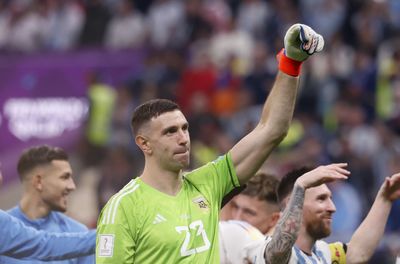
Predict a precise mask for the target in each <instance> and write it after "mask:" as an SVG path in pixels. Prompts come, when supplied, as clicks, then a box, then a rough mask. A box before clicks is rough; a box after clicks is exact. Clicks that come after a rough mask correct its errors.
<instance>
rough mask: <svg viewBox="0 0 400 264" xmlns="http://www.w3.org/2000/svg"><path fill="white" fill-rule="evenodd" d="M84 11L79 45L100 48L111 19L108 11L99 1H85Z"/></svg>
mask: <svg viewBox="0 0 400 264" xmlns="http://www.w3.org/2000/svg"><path fill="white" fill-rule="evenodd" d="M85 11H86V14H85V22H84V25H83V29H82V32H81V36H80V44H81V45H82V46H101V45H102V44H103V42H104V35H105V32H106V28H107V25H108V23H109V20H110V18H111V14H110V11H109V9H108V8H107V7H106V6H105V5H104V3H103V2H102V1H101V0H87V4H86V5H85Z"/></svg>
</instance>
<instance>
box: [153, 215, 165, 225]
mask: <svg viewBox="0 0 400 264" xmlns="http://www.w3.org/2000/svg"><path fill="white" fill-rule="evenodd" d="M165 221H167V219H165V217H164V216H162V215H160V214H157V215H156V217H155V218H154V220H153V224H154V225H156V224H159V223H161V222H165Z"/></svg>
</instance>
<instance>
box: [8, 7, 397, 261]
mask: <svg viewBox="0 0 400 264" xmlns="http://www.w3.org/2000/svg"><path fill="white" fill-rule="evenodd" d="M399 14H400V1H398V0H375V1H373V0H264V1H262V0H243V1H239V0H231V1H228V0H227V1H223V0H185V1H184V0H181V1H179V0H155V1H150V0H149V1H145V0H142V1H140V0H137V1H134V0H132V1H130V0H86V1H85V0H13V1H11V0H9V1H7V0H2V1H0V50H2V51H7V52H23V53H34V52H62V51H68V50H77V49H85V48H90V47H96V48H98V47H102V48H105V49H111V50H120V49H139V48H144V49H145V50H146V59H145V61H144V65H143V70H142V72H141V73H140V74H137V75H135V76H131V77H130V78H128V79H127V81H126V82H124V83H121V84H120V85H118V86H116V87H111V86H110V85H109V84H106V83H104V82H102V80H101V76H95V75H94V76H93V78H92V79H91V85H90V90H89V93H88V97H89V99H90V101H91V111H90V116H89V118H88V122H87V127H86V134H85V138H83V139H82V142H80V144H79V146H78V147H77V148H76V153H75V154H76V155H75V156H76V160H77V162H76V163H77V165H76V169H77V170H78V171H79V174H81V179H82V181H83V180H86V181H88V182H89V183H90V184H91V186H93V185H94V186H96V192H95V193H93V190H92V191H91V192H89V193H91V194H92V193H93V194H94V195H95V197H98V198H97V199H96V203H97V204H98V208H96V212H98V211H97V210H98V209H100V208H102V206H103V205H104V203H105V202H106V201H107V200H108V199H109V197H110V196H111V195H112V194H114V193H115V192H117V191H118V190H119V189H120V188H121V187H122V186H123V185H124V184H126V183H127V181H129V180H130V179H131V178H132V177H135V176H137V175H139V174H140V172H141V171H140V170H141V169H142V165H143V157H142V154H141V153H140V152H139V150H138V149H137V148H136V147H135V145H134V142H133V140H132V137H131V132H130V127H129V124H130V117H131V113H132V110H133V109H134V108H135V107H136V106H137V105H139V104H140V103H142V102H144V101H146V100H148V99H152V98H158V97H162V98H168V99H172V100H175V101H177V102H178V103H179V104H180V106H181V107H182V110H183V111H184V113H185V114H186V116H187V118H188V120H189V124H190V133H191V140H192V155H193V157H192V162H191V163H192V166H193V167H197V166H199V165H201V164H204V163H205V162H207V161H210V160H213V159H214V158H216V157H217V156H218V155H220V154H221V153H224V152H226V151H227V150H229V149H230V147H232V145H233V144H234V143H235V142H236V141H237V140H239V139H240V138H241V137H242V136H243V135H244V134H246V133H247V132H248V131H249V130H250V129H251V128H253V127H254V125H255V124H256V122H257V121H258V118H259V115H260V112H261V107H262V104H263V102H264V100H265V98H266V96H267V95H268V92H269V90H270V89H271V85H272V83H273V80H274V77H275V74H276V72H277V67H276V66H277V65H276V64H277V63H276V60H275V54H276V53H277V52H278V51H279V50H280V49H281V48H282V47H283V36H284V33H285V31H286V30H287V28H288V27H289V26H290V25H291V24H294V23H297V22H301V23H305V24H308V25H310V26H311V27H312V28H314V29H315V30H316V31H317V32H318V33H321V34H322V35H323V36H324V38H325V50H324V52H323V53H322V54H320V55H319V56H316V57H313V58H311V59H310V60H309V62H307V63H305V65H304V66H303V69H302V72H303V74H302V83H301V89H300V94H299V100H298V103H297V106H296V110H295V117H294V120H293V122H292V126H291V128H290V131H289V134H288V136H287V137H286V139H285V140H284V142H282V144H281V145H280V146H279V148H278V149H277V150H276V151H275V152H274V153H273V155H272V157H271V158H270V159H269V160H268V161H267V163H266V164H265V166H264V167H263V170H265V171H269V172H273V173H274V174H276V175H283V174H284V173H285V172H287V171H288V170H290V169H293V168H294V167H299V166H303V165H318V164H327V163H330V162H348V163H349V169H350V171H351V172H352V175H351V177H350V179H349V181H348V182H346V183H335V185H332V186H331V188H332V190H333V195H334V201H335V203H336V207H337V213H336V215H335V218H336V219H334V221H333V225H334V226H333V228H334V234H333V236H332V239H335V238H338V239H348V236H349V235H350V234H351V233H352V231H353V230H354V229H355V228H356V227H357V226H358V224H359V222H360V221H361V219H363V217H364V216H365V214H366V212H367V210H368V209H369V208H370V205H371V202H372V201H373V199H374V197H375V194H376V192H377V188H378V187H379V186H380V185H381V183H382V182H383V179H384V178H385V177H387V176H390V175H392V174H394V173H395V172H400V162H399V160H400V16H399ZM78 185H79V183H78ZM96 217H97V215H96ZM94 219H95V218H94ZM91 221H95V220H93V219H92V220H91ZM399 232H400V203H397V204H395V206H394V207H393V212H392V214H391V216H390V219H389V223H388V226H387V236H386V237H385V239H384V241H383V242H382V244H383V246H382V248H384V249H385V250H397V249H398V248H400V247H399V243H400V242H399V241H398V240H400V239H399V236H398V233H399ZM396 236H397V237H396ZM393 237H394V239H393ZM396 240H397V245H396V243H393V241H396ZM385 245H392V246H391V247H388V246H386V247H385ZM393 245H394V246H393ZM382 254H383V255H385V254H387V252H386V253H382Z"/></svg>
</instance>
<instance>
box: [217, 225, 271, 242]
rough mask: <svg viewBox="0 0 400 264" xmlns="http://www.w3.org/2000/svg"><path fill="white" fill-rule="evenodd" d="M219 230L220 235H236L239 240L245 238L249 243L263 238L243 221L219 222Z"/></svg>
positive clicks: (256, 230) (255, 229)
mask: <svg viewBox="0 0 400 264" xmlns="http://www.w3.org/2000/svg"><path fill="white" fill-rule="evenodd" d="M219 228H220V232H221V234H222V235H229V236H232V235H236V236H237V237H239V238H246V239H247V240H249V241H252V240H258V239H263V238H265V236H264V235H263V234H262V233H261V232H260V231H259V230H258V229H257V228H255V227H254V226H252V225H251V224H249V223H247V222H243V221H237V220H229V221H220V222H219Z"/></svg>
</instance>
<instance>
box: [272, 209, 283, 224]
mask: <svg viewBox="0 0 400 264" xmlns="http://www.w3.org/2000/svg"><path fill="white" fill-rule="evenodd" d="M280 217H281V212H273V213H272V220H271V225H272V226H275V225H276V224H277V223H278V221H279V218H280Z"/></svg>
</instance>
